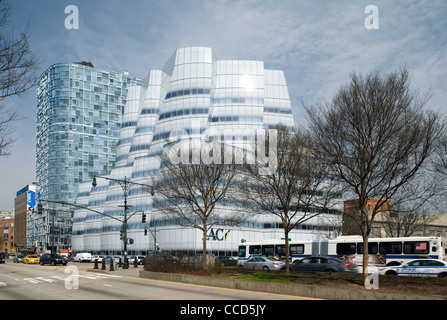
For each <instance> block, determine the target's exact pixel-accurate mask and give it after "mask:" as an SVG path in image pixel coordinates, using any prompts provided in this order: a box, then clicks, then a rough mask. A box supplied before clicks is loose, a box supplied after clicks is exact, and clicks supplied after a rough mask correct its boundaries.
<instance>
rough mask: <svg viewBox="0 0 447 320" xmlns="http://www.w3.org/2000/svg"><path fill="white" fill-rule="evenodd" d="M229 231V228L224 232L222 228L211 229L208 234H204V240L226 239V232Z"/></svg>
mask: <svg viewBox="0 0 447 320" xmlns="http://www.w3.org/2000/svg"><path fill="white" fill-rule="evenodd" d="M229 233H230V230H228V231H227V232H224V230H223V229H216V230H215V229H211V230H210V232H209V233H208V235H207V236H206V240H217V241H224V240H227V237H228V234H229Z"/></svg>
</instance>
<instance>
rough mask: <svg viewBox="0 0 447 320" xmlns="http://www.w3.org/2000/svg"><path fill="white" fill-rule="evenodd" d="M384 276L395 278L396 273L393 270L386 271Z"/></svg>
mask: <svg viewBox="0 0 447 320" xmlns="http://www.w3.org/2000/svg"><path fill="white" fill-rule="evenodd" d="M385 274H386V275H387V276H397V272H396V271H394V270H388V271H387V272H386V273H385Z"/></svg>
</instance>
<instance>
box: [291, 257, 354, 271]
mask: <svg viewBox="0 0 447 320" xmlns="http://www.w3.org/2000/svg"><path fill="white" fill-rule="evenodd" d="M290 270H291V271H319V272H357V268H356V267H355V265H353V264H350V263H346V262H345V261H342V260H340V259H336V258H331V257H308V258H304V259H301V260H295V261H294V262H293V263H292V264H290Z"/></svg>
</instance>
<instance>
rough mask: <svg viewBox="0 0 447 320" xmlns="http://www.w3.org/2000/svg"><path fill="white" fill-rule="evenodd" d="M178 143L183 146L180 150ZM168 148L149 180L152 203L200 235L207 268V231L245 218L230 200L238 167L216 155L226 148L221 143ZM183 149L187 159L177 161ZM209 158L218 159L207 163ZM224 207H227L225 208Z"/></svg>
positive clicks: (162, 154) (187, 141)
mask: <svg viewBox="0 0 447 320" xmlns="http://www.w3.org/2000/svg"><path fill="white" fill-rule="evenodd" d="M190 142H191V144H189V143H190ZM195 142H197V143H195ZM178 143H183V147H184V148H183V150H180V149H181V148H179V147H178ZM168 145H169V147H167V148H166V149H165V152H162V153H161V154H160V161H161V167H162V169H161V170H160V172H159V173H158V174H157V175H156V176H155V177H154V178H153V180H152V186H153V188H154V191H155V194H156V196H155V197H154V202H155V204H156V207H157V209H158V210H160V212H161V213H163V214H165V215H166V216H167V217H169V218H170V219H173V220H174V221H175V222H176V223H177V224H178V225H181V226H184V227H190V228H191V227H192V228H196V229H198V230H200V231H201V232H202V244H203V248H202V253H203V268H204V269H206V268H207V263H206V253H207V236H208V234H209V231H210V229H211V228H212V227H213V226H215V225H219V226H222V225H227V226H228V225H234V224H236V225H237V224H240V222H241V221H242V219H243V216H244V215H243V212H242V210H238V208H236V207H234V206H232V201H231V199H232V198H233V197H234V196H235V193H236V190H234V181H235V180H234V178H235V176H236V174H237V166H236V165H235V164H234V163H230V164H224V163H223V162H222V161H220V159H223V158H221V157H220V156H219V154H220V155H223V153H224V152H225V151H224V150H226V148H227V146H225V145H224V144H223V143H218V142H215V143H210V144H207V145H206V146H204V145H203V144H202V143H201V142H199V141H197V140H195V141H194V140H191V141H190V140H188V139H186V141H181V142H177V143H169V144H168ZM185 150H186V158H183V160H184V161H183V162H178V161H177V160H178V158H177V153H178V152H185ZM201 152H202V154H201V156H200V153H201ZM204 152H205V153H207V154H204ZM194 154H199V157H198V158H194ZM210 156H211V157H213V156H214V157H215V160H216V159H219V160H217V161H211V162H210V161H208V160H209V159H210ZM205 158H206V159H205ZM174 159H176V160H174ZM225 206H228V207H227V208H226V209H225ZM229 206H231V208H230V207H229Z"/></svg>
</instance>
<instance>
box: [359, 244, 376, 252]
mask: <svg viewBox="0 0 447 320" xmlns="http://www.w3.org/2000/svg"><path fill="white" fill-rule="evenodd" d="M378 252H379V244H378V243H377V242H368V254H377V253H378ZM357 253H359V254H361V253H363V243H357Z"/></svg>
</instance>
